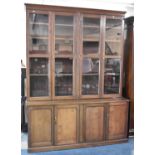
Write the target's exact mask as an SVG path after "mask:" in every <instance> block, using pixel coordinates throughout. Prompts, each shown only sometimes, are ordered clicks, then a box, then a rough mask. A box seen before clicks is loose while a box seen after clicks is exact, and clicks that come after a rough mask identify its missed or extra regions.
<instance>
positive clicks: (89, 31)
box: [83, 27, 100, 41]
mask: <svg viewBox="0 0 155 155" xmlns="http://www.w3.org/2000/svg"><path fill="white" fill-rule="evenodd" d="M99 36H100V29H99V28H89V27H86V28H84V29H83V38H84V40H94V41H99V39H100V38H99Z"/></svg>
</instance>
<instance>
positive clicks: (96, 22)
mask: <svg viewBox="0 0 155 155" xmlns="http://www.w3.org/2000/svg"><path fill="white" fill-rule="evenodd" d="M83 25H85V26H96V27H99V26H100V19H99V18H89V17H84V18H83Z"/></svg>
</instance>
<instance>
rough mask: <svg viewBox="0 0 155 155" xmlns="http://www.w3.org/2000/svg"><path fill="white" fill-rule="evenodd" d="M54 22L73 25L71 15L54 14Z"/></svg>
mask: <svg viewBox="0 0 155 155" xmlns="http://www.w3.org/2000/svg"><path fill="white" fill-rule="evenodd" d="M55 23H56V24H64V25H65V24H66V25H67V24H68V25H73V16H61V15H56V18H55Z"/></svg>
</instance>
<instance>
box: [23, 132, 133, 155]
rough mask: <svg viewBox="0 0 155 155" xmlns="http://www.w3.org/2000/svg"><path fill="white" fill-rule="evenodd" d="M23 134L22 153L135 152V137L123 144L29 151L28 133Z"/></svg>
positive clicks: (120, 154)
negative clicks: (37, 151)
mask: <svg viewBox="0 0 155 155" xmlns="http://www.w3.org/2000/svg"><path fill="white" fill-rule="evenodd" d="M21 136H22V137H21V141H22V142H21V155H133V152H134V138H129V141H128V142H127V143H122V144H113V145H107V146H99V147H89V148H80V149H70V150H61V151H50V152H39V153H28V152H27V134H26V133H22V134H21Z"/></svg>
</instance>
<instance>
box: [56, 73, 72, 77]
mask: <svg viewBox="0 0 155 155" xmlns="http://www.w3.org/2000/svg"><path fill="white" fill-rule="evenodd" d="M55 76H56V77H60V76H61V77H62V76H73V74H68V73H60V74H55Z"/></svg>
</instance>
